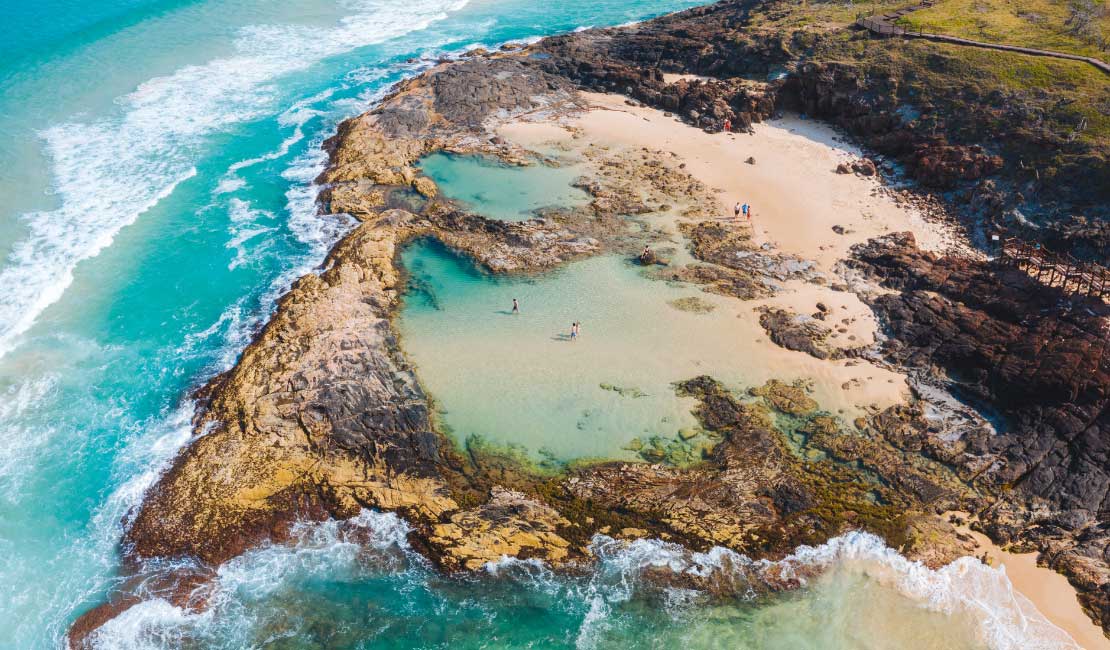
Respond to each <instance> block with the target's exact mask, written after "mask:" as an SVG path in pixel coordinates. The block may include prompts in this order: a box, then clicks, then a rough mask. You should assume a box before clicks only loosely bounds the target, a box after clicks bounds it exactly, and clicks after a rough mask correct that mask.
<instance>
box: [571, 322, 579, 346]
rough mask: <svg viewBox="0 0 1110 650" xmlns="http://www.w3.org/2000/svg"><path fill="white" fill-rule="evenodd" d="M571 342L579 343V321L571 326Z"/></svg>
mask: <svg viewBox="0 0 1110 650" xmlns="http://www.w3.org/2000/svg"><path fill="white" fill-rule="evenodd" d="M570 340H572V341H577V340H578V322H577V321H575V322H573V323H571V324H570Z"/></svg>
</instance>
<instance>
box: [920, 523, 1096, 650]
mask: <svg viewBox="0 0 1110 650" xmlns="http://www.w3.org/2000/svg"><path fill="white" fill-rule="evenodd" d="M950 515H957V516H959V517H961V518H963V519H964V520H965V521H968V513H966V512H951V513H949V512H946V513H944V514H943V515H941V516H942V517H943V518H944V519H948V517H949V516H950ZM969 524H970V521H968V523H966V524H964V525H962V526H957V527H956V529H957V530H959V531H960V532H961V533H963V534H965V535H967V536H969V537H971V538H972V539H974V540H975V544H976V546H977V547H978V548H979V556H980V557H982V556H983V555H984V554H985V555H986V556H987V559H988V560H989V561H990V564H991V566H995V567H997V566H1002V567H1005V570H1006V577H1008V578H1009V579H1010V584H1012V585H1013V586H1014V589H1016V590H1017V591H1018V592H1019V593H1021V594H1022V595H1023V596H1025V597H1026V598H1028V599H1029V600H1030V601H1031V602H1032V603H1033V605H1034V606H1036V608H1037V610H1038V611H1039V612H1040V613H1041V614H1043V615H1044V616H1045V617H1046V618H1047V619H1048V620H1050V621H1052V623H1053V624H1054V625H1056V626H1057V627H1059V628H1060V629H1062V630H1064V631H1065V632H1067V633H1068V634H1069V635H1070V636H1071V638H1073V639H1075V641H1076V642H1077V643H1078V644H1079V645H1080V646H1082V647H1083V648H1086V650H1110V639H1107V638H1106V635H1105V634H1103V633H1102V629H1101V628H1099V627H1098V626H1097V625H1095V624H1094V623H1093V622H1091V619H1090V618H1089V617H1088V616H1087V615H1086V614H1084V613H1083V609H1082V608H1081V607H1080V606H1079V601H1078V600H1076V598H1075V590H1074V589H1072V586H1071V585H1070V584H1069V583H1068V579H1067V578H1066V577H1064V576H1062V575H1060V574H1059V573H1056V572H1055V571H1053V570H1052V569H1050V568H1048V567H1043V566H1038V565H1037V553H1036V552H1033V553H1010V552H1009V551H1005V550H1003V549H1002V548H1001V547H1000V546H998V545H997V544H995V543H994V542H992V541H991V540H990V538H989V537H987V536H986V535H984V534H982V533H979V532H976V531H974V530H971V528H969Z"/></svg>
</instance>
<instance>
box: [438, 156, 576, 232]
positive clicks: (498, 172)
mask: <svg viewBox="0 0 1110 650" xmlns="http://www.w3.org/2000/svg"><path fill="white" fill-rule="evenodd" d="M420 167H421V169H422V170H423V172H424V173H425V174H427V175H428V176H430V177H431V178H432V180H434V181H435V182H436V184H438V185H439V189H440V191H441V192H443V194H444V195H445V196H447V197H449V198H452V199H455V200H457V201H459V202H461V203H462V204H463V205H465V206H467V207H470V208H480V209H481V212H482V214H483V215H485V216H487V217H490V218H491V219H502V220H505V221H521V220H523V219H528V218H530V217H532V216H534V215H533V212H534V211H535V210H536V209H537V208H546V207H573V206H575V205H580V204H582V203H585V202H586V201H587V199H588V198H589V197H588V196H587V195H586V193H585V192H583V191H582V190H580V189H578V188H576V187H572V185H571V183H573V182H574V179H575V178H577V177H578V176H580V175H581V171H580V170H579V169H576V168H575V167H574V166H573V165H567V166H561V167H555V166H549V165H544V164H534V165H529V166H526V167H518V166H514V165H504V164H501V163H499V162H497V161H495V160H491V159H489V158H485V157H483V156H455V155H450V154H442V153H437V154H432V155H430V156H426V157H425V158H424V159H422V160H421V161H420Z"/></svg>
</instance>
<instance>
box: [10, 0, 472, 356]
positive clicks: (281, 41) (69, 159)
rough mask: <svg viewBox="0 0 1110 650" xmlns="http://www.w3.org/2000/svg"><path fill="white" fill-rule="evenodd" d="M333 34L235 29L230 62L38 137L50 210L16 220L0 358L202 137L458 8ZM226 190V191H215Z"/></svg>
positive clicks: (447, 4)
mask: <svg viewBox="0 0 1110 650" xmlns="http://www.w3.org/2000/svg"><path fill="white" fill-rule="evenodd" d="M347 4H348V7H349V9H350V10H351V11H352V12H353V13H352V14H351V15H350V16H347V17H345V18H343V19H342V20H341V21H340V22H339V23H338V25H336V26H334V27H332V28H330V29H329V28H317V27H305V26H293V25H256V26H250V27H245V28H243V29H242V30H240V32H239V36H238V38H237V40H236V42H235V49H236V54H235V55H234V56H231V57H228V58H223V59H216V60H213V61H209V62H208V63H205V64H202V65H190V66H185V67H183V68H181V69H179V70H178V71H177V72H175V73H173V74H172V75H168V76H165V77H158V78H155V79H151V80H149V81H147V82H145V83H143V84H141V85H140V86H139V87H138V88H137V89H136V90H135V91H134V92H132V93H131V94H129V95H127V96H125V97H122V98H120V100H119V101H118V103H119V105H120V106H121V110H122V114H121V116H120V117H118V118H114V119H104V120H99V121H95V122H72V123H67V124H60V125H57V126H53V127H50V128H47V129H45V130H44V131H42V132H41V136H42V138H43V140H44V142H45V145H46V150H47V153H48V154H49V156H50V158H51V160H52V161H53V168H52V175H53V186H54V192H55V194H56V196H57V199H58V202H59V207H58V208H57V209H55V210H51V211H44V212H36V213H32V214H27V215H25V221H26V223H27V227H28V231H29V234H28V236H27V237H26V239H24V240H23V241H21V242H19V243H17V244H16V245H15V247H14V248H13V250H12V252H11V255H10V257H9V259H8V260H7V262H6V264H5V265H4V267H3V269H2V270H0V285H2V286H4V287H5V288H6V289H5V291H4V292H3V294H0V356H2V355H4V354H6V353H7V352H8V351H10V350H11V349H12V347H14V346H15V345H16V344H17V339H18V337H19V336H20V335H21V334H22V333H24V332H25V331H27V330H28V329H29V328H30V327H31V326H32V324H33V323H34V322H35V320H36V319H37V318H38V315H39V314H40V313H42V311H43V310H44V309H46V308H47V307H48V306H49V305H51V304H53V303H54V302H56V301H57V300H58V299H59V298H60V297H61V296H62V294H63V293H64V292H65V290H66V288H67V287H68V286H69V285H70V283H71V282H72V281H73V272H74V268H75V267H76V265H77V264H78V263H79V262H81V261H82V260H85V259H88V258H91V257H95V256H96V255H97V254H98V253H99V252H100V251H101V250H103V249H104V248H105V247H106V246H108V245H110V244H111V242H112V240H113V238H114V237H115V235H116V234H117V233H118V232H119V230H120V229H122V228H123V227H125V226H127V225H129V224H131V223H133V222H134V221H135V220H136V219H137V218H138V217H139V216H140V215H142V214H143V213H144V212H146V211H148V210H150V209H151V208H152V207H154V206H155V205H157V204H158V203H159V202H160V201H161V200H162V199H164V198H165V197H167V196H169V195H170V194H171V193H172V192H173V191H174V189H175V188H176V187H177V186H178V185H179V184H180V183H182V182H183V181H185V180H187V179H189V178H191V177H192V176H194V175H195V174H196V170H195V168H194V165H195V163H196V161H197V159H198V158H199V156H200V155H201V153H202V150H203V148H204V146H205V141H206V138H207V136H209V135H211V134H212V133H214V132H216V131H218V130H221V129H226V128H227V127H229V126H230V125H233V124H237V123H241V122H243V121H245V120H250V119H256V118H258V117H260V116H262V115H264V114H266V113H267V112H269V111H271V110H273V104H274V102H275V100H276V98H277V90H276V87H275V86H274V84H273V83H272V82H273V81H274V80H275V79H277V78H278V77H281V76H284V75H288V74H291V73H294V72H298V71H301V70H304V69H306V68H308V67H309V66H311V65H313V64H314V63H316V62H318V61H320V60H322V59H324V58H327V57H330V56H334V55H337V54H341V53H343V52H348V51H350V50H352V49H355V48H357V47H361V46H365V45H369V44H372V43H378V42H382V41H385V40H388V39H391V38H395V37H398V36H400V35H402V34H405V33H407V32H410V31H413V30H417V29H421V28H424V27H426V26H427V25H428V24H430V23H431V22H432V21H435V20H438V19H441V18H443V17H445V15H446V12H449V11H453V10H456V9H459V8H461V7H462V6H464V5H465V0H447V1H444V0H411V1H410V2H406V3H405V4H404V6H403V7H401V6H398V5H396V3H392V2H389V1H388V0H363V1H360V2H350V3H347ZM233 186H234V180H232V181H231V184H229V185H224V187H223V189H225V190H226V189H229V188H231V187H233Z"/></svg>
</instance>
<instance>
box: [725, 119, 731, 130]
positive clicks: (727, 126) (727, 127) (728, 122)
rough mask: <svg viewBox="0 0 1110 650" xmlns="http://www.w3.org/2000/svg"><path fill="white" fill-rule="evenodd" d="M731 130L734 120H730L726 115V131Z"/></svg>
mask: <svg viewBox="0 0 1110 650" xmlns="http://www.w3.org/2000/svg"><path fill="white" fill-rule="evenodd" d="M731 131H732V120H730V119H728V118H727V117H726V118H725V133H730V132H731Z"/></svg>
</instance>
